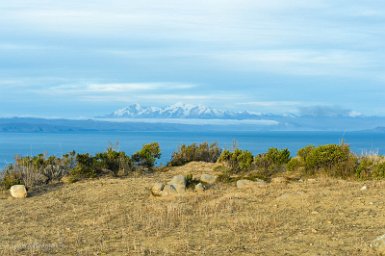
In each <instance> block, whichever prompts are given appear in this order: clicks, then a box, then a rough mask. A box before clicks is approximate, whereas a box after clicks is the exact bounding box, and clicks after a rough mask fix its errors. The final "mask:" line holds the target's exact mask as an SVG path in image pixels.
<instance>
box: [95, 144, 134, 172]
mask: <svg viewBox="0 0 385 256" xmlns="http://www.w3.org/2000/svg"><path fill="white" fill-rule="evenodd" d="M94 168H96V169H98V170H99V172H103V171H111V172H112V173H113V174H114V175H115V176H118V174H119V172H122V175H127V174H128V173H129V172H130V171H132V169H133V164H132V161H131V157H129V156H127V155H126V153H125V152H118V151H115V150H114V149H113V148H112V147H109V148H107V150H106V151H105V152H103V153H98V154H96V155H95V160H94Z"/></svg>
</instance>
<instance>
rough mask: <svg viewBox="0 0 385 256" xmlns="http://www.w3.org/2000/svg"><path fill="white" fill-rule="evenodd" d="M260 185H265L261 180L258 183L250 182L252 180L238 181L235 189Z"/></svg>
mask: <svg viewBox="0 0 385 256" xmlns="http://www.w3.org/2000/svg"><path fill="white" fill-rule="evenodd" d="M262 184H265V182H264V181H263V180H260V181H252V180H238V181H237V188H239V189H247V188H255V187H258V186H260V185H262Z"/></svg>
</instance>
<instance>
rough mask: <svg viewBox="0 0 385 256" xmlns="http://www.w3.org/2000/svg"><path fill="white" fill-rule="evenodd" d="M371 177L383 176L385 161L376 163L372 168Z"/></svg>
mask: <svg viewBox="0 0 385 256" xmlns="http://www.w3.org/2000/svg"><path fill="white" fill-rule="evenodd" d="M373 177H375V178H381V179H383V178H385V163H384V162H382V163H378V164H377V165H376V166H375V167H374V170H373Z"/></svg>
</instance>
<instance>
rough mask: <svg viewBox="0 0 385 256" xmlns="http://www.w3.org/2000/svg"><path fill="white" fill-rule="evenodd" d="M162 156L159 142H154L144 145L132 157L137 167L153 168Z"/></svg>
mask: <svg viewBox="0 0 385 256" xmlns="http://www.w3.org/2000/svg"><path fill="white" fill-rule="evenodd" d="M160 156H161V153H160V146H159V143H157V142H153V143H150V144H145V145H143V147H142V149H141V150H139V151H138V152H136V153H135V154H134V155H133V156H132V159H133V161H134V163H135V164H136V166H137V167H144V168H148V169H152V168H153V167H154V166H155V162H156V160H157V159H159V158H160Z"/></svg>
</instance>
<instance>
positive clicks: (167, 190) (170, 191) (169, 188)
mask: <svg viewBox="0 0 385 256" xmlns="http://www.w3.org/2000/svg"><path fill="white" fill-rule="evenodd" d="M177 194H178V192H177V191H176V188H175V187H174V186H173V185H166V186H164V188H163V191H162V193H161V195H162V196H171V195H177Z"/></svg>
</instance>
